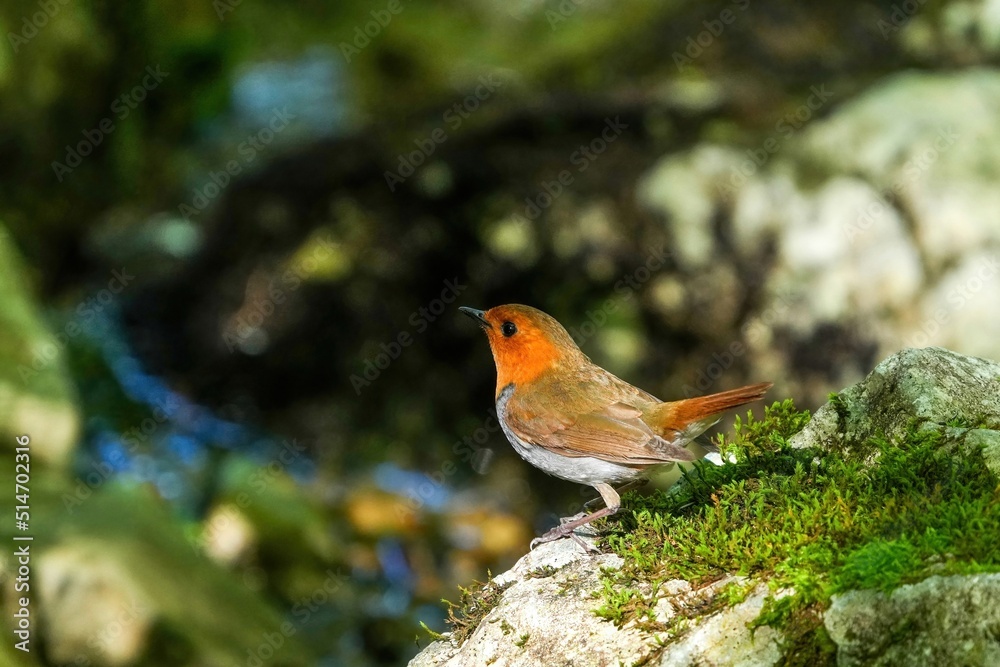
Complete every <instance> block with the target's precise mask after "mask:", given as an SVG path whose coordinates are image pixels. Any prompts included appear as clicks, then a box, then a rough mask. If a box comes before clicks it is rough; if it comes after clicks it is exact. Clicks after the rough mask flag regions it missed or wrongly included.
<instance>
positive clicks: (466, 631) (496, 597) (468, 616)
mask: <svg viewBox="0 0 1000 667" xmlns="http://www.w3.org/2000/svg"><path fill="white" fill-rule="evenodd" d="M512 583H513V582H507V583H506V584H504V585H502V586H501V585H500V584H498V583H496V582H495V581H493V575H491V574H490V575H488V576H487V579H486V581H476V582H473V584H472V585H471V586H469V587H468V588H466V587H464V586H459V587H458V590H459V592H460V593H461V596H460V597H459V600H458V602H451V601H450V600H442V602H444V603H445V604H446V605H448V618H447V619H446V620H447V623H448V625H450V626H451V629H452V631H451V632H452V634H451V636H452V639H454V640H455V642H456V643H457V644H459V645H461V644H462V643H463V642H464V641H465V639H466V638H467V637H468V636H469V635H470V634H472V632H473V631H474V630H475V629H476V628H478V627H479V623H480V622H481V621H482V620H483V618H485V616H486V615H487V614H489V613H490V612H491V611H493V608H494V607H496V606H497V604H498V603H499V602H500V599H501V597H502V596H503V592H504V591H505V590H507V588H509V587H510V585H511V584H512ZM504 623H506V621H504ZM431 634H432V637H433V638H434V639H438V638H439V637H438V636H434V635H436V634H437V633H431ZM504 634H507V632H506V631H505V632H504Z"/></svg>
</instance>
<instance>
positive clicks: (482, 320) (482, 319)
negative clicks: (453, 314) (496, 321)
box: [459, 306, 493, 329]
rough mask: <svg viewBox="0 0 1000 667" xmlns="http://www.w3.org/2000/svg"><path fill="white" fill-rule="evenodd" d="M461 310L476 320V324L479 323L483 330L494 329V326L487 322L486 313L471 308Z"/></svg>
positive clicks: (462, 307) (465, 307)
mask: <svg viewBox="0 0 1000 667" xmlns="http://www.w3.org/2000/svg"><path fill="white" fill-rule="evenodd" d="M459 310H460V311H462V312H463V313H465V314H466V315H468V316H469V317H471V318H472V319H474V320H475V321H476V322H478V323H479V326H481V327H482V328H484V329H492V328H493V325H492V324H490V323H489V322H487V321H486V313H485V312H483V311H482V310H476V309H475V308H469V307H468V306H461V307H460V308H459Z"/></svg>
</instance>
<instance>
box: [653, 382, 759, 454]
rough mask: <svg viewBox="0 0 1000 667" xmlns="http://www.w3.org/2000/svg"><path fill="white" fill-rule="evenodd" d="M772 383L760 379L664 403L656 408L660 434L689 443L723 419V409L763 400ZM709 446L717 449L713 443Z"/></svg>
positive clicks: (654, 418)
mask: <svg viewBox="0 0 1000 667" xmlns="http://www.w3.org/2000/svg"><path fill="white" fill-rule="evenodd" d="M771 386H772V383H770V382H761V383H760V384H751V385H747V386H746V387H740V388H739V389H730V390H729V391H722V392H719V393H718V394H709V395H708V396H697V397H695V398H685V399H682V400H680V401H671V402H669V403H661V404H660V405H659V406H657V407H656V409H655V410H654V411H653V415H652V416H653V421H654V422H655V423H656V424H658V425H659V426H660V428H661V429H662V431H663V432H662V433H661V434H660V435H661V437H663V438H664V439H666V440H672V439H674V438H677V436H678V435H679V436H680V437H681V438H682V439H683V440H685V441H688V442H689V441H691V440H693V439H695V438H696V437H698V436H699V435H701V434H702V433H704V432H705V430H706V429H707V428H709V427H710V426H712V425H713V424H715V423H716V422H718V421H719V420H720V419H722V414H723V413H724V412H726V411H728V410H732V409H733V408H738V407H740V406H741V405H746V404H747V403H753V402H754V401H759V400H760V399H762V398H763V397H764V394H766V393H767V390H768V389H770V388H771ZM699 442H701V441H699ZM708 448H709V449H717V448H716V447H714V445H709V447H708Z"/></svg>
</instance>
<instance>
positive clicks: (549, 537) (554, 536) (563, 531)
mask: <svg viewBox="0 0 1000 667" xmlns="http://www.w3.org/2000/svg"><path fill="white" fill-rule="evenodd" d="M576 519H577V517H567V518H565V519H563V520H562V521H563V522H564V523H562V524H560V525H558V526H556V527H555V528H552V529H551V530H549V531H548V532H546V533H545V534H544V535H540V536H538V537H536V538H535V539H533V540H531V544H529V545H528V549H529V550H531V549H534V548H535V547H537V546H538V545H539V544H545V543H546V542H555V541H556V540H561V539H563V538H566V537H568V538H570V539H571V540H573V541H574V542H576V543H577V544H579V545H580V546H581V547H583V550H584V551H586V552H587V553H595V554H596V553H600V552H601V550H600V549H598V548H597V547H595V546H594V545H593V544H590V543H589V542H586V541H584V540H583V539H581V538H580V536H579V535H577V534H576V533H575V532H573V531H575V530H576V529H577V527H578V525H572V526H571V525H570V524H569V523H567V522H573V521H575V520H576Z"/></svg>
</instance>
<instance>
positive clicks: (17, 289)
mask: <svg viewBox="0 0 1000 667" xmlns="http://www.w3.org/2000/svg"><path fill="white" fill-rule="evenodd" d="M0 27H2V30H0V33H2V35H3V36H4V37H3V39H4V41H5V44H4V45H3V46H2V48H0V156H2V159H0V438H2V440H0V442H2V448H3V451H4V452H6V455H5V457H4V458H5V461H6V463H4V464H3V465H2V466H0V480H3V483H2V484H0V487H2V488H3V489H4V494H5V495H6V497H5V498H4V499H3V501H2V502H3V506H4V507H11V508H13V506H14V505H15V504H20V501H15V499H14V498H13V496H14V493H13V489H14V488H15V487H14V480H15V471H14V447H15V446H16V444H15V440H14V438H15V436H18V435H22V434H27V435H28V436H29V437H30V439H31V441H30V442H31V444H30V451H31V467H30V525H29V526H28V527H27V529H26V530H23V529H18V528H16V527H15V522H14V519H13V516H12V514H13V512H12V511H5V512H4V519H3V521H2V522H0V536H2V537H3V538H4V541H5V543H6V544H8V545H14V544H15V543H14V542H13V541H12V540H11V538H12V536H14V535H15V534H17V535H31V536H33V537H34V541H33V542H32V543H31V554H32V557H31V566H30V567H31V573H30V593H29V595H30V601H31V602H30V612H31V621H32V639H31V644H30V647H31V652H30V653H24V652H22V651H19V650H17V649H15V648H14V641H15V640H14V635H13V634H12V633H13V630H14V629H15V623H14V618H13V613H14V610H15V609H16V608H17V602H16V601H17V599H18V598H19V597H21V596H22V595H24V593H21V592H18V591H17V590H16V583H17V568H18V563H17V561H16V559H15V557H14V555H13V553H14V547H13V546H8V547H4V548H3V549H2V550H0V599H2V604H3V609H4V614H3V624H4V626H5V637H6V639H5V640H4V642H2V645H0V663H2V664H11V665H150V666H159V665H227V666H229V665H246V666H248V667H253V666H259V665H345V666H349V667H354V666H358V667H361V666H375V665H398V664H402V663H405V661H406V660H407V659H408V658H409V657H411V656H412V655H413V654H415V653H416V652H417V651H418V650H419V648H420V646H421V645H425V644H426V643H427V635H426V633H424V632H423V631H422V630H421V629H420V623H421V622H423V623H426V625H427V626H429V627H430V628H432V629H434V630H438V631H440V630H444V629H445V626H444V623H443V618H444V616H445V605H443V604H442V603H441V598H450V599H453V600H454V599H458V596H459V594H458V591H457V589H456V586H457V585H459V584H461V585H469V584H470V583H471V582H472V581H473V580H484V579H485V578H486V577H487V572H488V571H490V570H492V571H493V572H494V573H496V572H499V571H502V570H503V569H505V568H507V567H509V566H510V565H511V564H512V563H513V562H514V561H515V560H516V559H517V558H518V557H519V556H521V555H523V554H524V553H525V552H526V550H527V545H528V541H529V540H530V538H531V537H532V536H533V535H534V534H536V533H537V532H539V531H541V530H543V529H545V528H547V527H548V526H550V525H552V524H553V523H554V522H555V518H556V517H557V516H561V515H566V514H569V513H572V512H575V511H576V510H577V509H578V506H579V504H580V503H581V502H583V501H585V500H587V499H589V498H590V497H591V495H592V492H591V491H590V490H588V489H585V488H578V487H576V486H575V485H572V484H569V483H564V482H559V481H555V480H552V479H551V478H547V477H545V476H544V475H543V474H542V473H540V472H538V471H536V470H534V469H532V468H531V467H530V466H528V465H527V464H525V463H523V462H522V461H521V460H520V459H518V458H517V456H516V455H515V454H514V452H513V451H512V449H511V448H510V446H509V445H508V444H507V442H506V441H505V439H504V438H503V436H502V434H501V433H500V432H499V430H498V428H497V424H496V421H495V417H494V416H493V415H492V414H491V412H490V409H491V407H492V405H493V391H494V387H493V383H494V380H495V375H494V367H493V362H492V359H491V357H490V353H489V350H488V347H487V344H486V341H485V339H484V337H483V336H482V334H481V333H480V332H479V331H478V329H477V328H476V326H475V325H474V324H473V323H472V322H471V321H469V320H468V319H467V318H465V317H462V316H461V315H460V314H459V313H458V311H457V307H458V306H460V305H469V306H474V307H479V308H487V307H490V306H494V305H498V304H501V303H509V302H520V303H527V304H531V305H534V306H537V307H539V308H542V309H543V310H546V311H547V312H549V313H551V314H553V315H554V316H555V317H557V318H558V319H559V320H560V321H561V322H563V323H564V324H565V325H566V326H567V328H568V329H570V331H571V333H572V334H573V335H574V337H575V338H576V340H577V341H578V342H579V343H580V344H581V346H582V348H583V350H584V351H585V352H586V353H587V354H588V355H590V356H591V357H592V358H593V359H594V360H595V361H596V362H598V363H599V364H601V365H603V366H605V367H607V368H609V369H610V370H612V371H613V372H615V373H616V374H618V375H620V376H622V377H624V378H626V379H627V380H629V381H631V382H633V383H635V384H637V385H639V386H641V387H643V388H645V389H648V390H650V391H651V392H653V393H656V394H658V395H660V396H661V397H666V398H669V397H681V396H690V395H696V394H702V393H708V392H711V391H719V390H723V389H728V388H732V387H735V386H738V385H740V384H742V383H748V382H757V381H765V380H773V381H774V382H775V383H776V386H775V389H774V390H773V391H772V394H771V398H772V399H775V400H777V399H781V398H784V397H788V396H791V397H794V398H795V400H796V402H797V403H798V404H799V405H800V406H801V407H806V408H810V409H814V408H815V407H817V406H818V405H820V404H821V403H822V402H824V401H825V399H826V395H827V393H828V392H830V391H833V390H837V389H840V388H842V387H844V386H846V385H848V384H850V383H852V382H854V381H856V380H858V379H860V378H861V377H862V376H863V375H864V374H865V373H866V372H867V371H869V370H870V369H871V368H872V367H873V366H874V365H875V364H876V363H877V362H878V361H879V360H881V359H882V358H884V357H885V356H887V355H889V354H891V353H892V352H894V351H896V350H898V349H900V348H902V347H908V346H913V347H922V346H926V345H942V346H946V347H949V348H951V349H954V350H957V351H959V352H963V353H966V354H972V355H979V356H986V357H992V358H994V359H997V358H1000V313H998V304H1000V264H998V258H1000V187H998V177H1000V123H998V117H1000V116H998V112H1000V72H998V70H997V69H996V66H997V63H998V60H1000V2H997V1H996V0H967V1H952V2H935V1H934V0H928V1H927V2H922V1H921V2H917V1H916V0H906V1H904V2H891V1H889V0H885V1H877V2H864V3H860V2H844V3H837V4H829V5H823V4H819V5H803V4H802V3H794V2H787V1H783V0H733V1H730V2H694V1H685V0H676V1H673V2H665V3H659V2H638V1H632V0H622V1H620V2H614V3H612V2H607V1H604V0H577V1H573V0H510V1H509V2H496V1H494V0H477V1H476V2H440V3H433V4H432V3H426V2H409V1H407V0H385V1H381V0H379V1H376V2H371V3H369V2H359V1H355V0H343V1H341V2H338V3H320V2H305V1H292V2H284V3H261V2H254V1H253V0H247V1H243V0H213V1H212V2H208V1H207V0H205V1H203V2H162V1H153V0H137V1H134V2H101V1H98V0H94V1H89V2H88V1H82V0H81V1H79V2H66V1H65V0H42V1H41V2H39V1H38V0H8V1H7V2H5V3H4V4H3V6H2V8H0ZM664 483H665V482H664ZM8 503H9V504H8Z"/></svg>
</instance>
